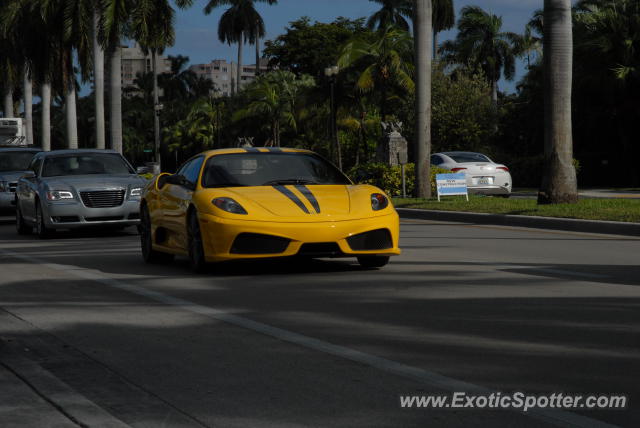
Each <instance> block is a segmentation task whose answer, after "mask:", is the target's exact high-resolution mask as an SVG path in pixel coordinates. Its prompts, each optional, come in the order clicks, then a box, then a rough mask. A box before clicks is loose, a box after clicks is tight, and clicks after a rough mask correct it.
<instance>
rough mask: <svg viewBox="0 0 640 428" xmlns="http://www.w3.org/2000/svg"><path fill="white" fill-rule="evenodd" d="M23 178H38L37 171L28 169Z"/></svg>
mask: <svg viewBox="0 0 640 428" xmlns="http://www.w3.org/2000/svg"><path fill="white" fill-rule="evenodd" d="M22 178H26V179H27V180H30V179H32V178H36V173H35V172H33V171H27V172H25V173H24V174H23V175H22Z"/></svg>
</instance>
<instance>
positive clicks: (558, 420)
mask: <svg viewBox="0 0 640 428" xmlns="http://www.w3.org/2000/svg"><path fill="white" fill-rule="evenodd" d="M0 253H2V254H4V255H7V256H10V257H13V258H16V259H19V260H23V261H25V262H28V263H33V264H39V265H42V266H44V267H47V268H49V269H53V270H56V271H60V272H65V273H67V274H70V275H74V276H76V277H78V278H82V279H87V280H90V281H95V282H97V283H100V284H103V285H106V286H108V287H111V288H115V289H119V290H124V291H128V292H130V293H133V294H136V295H138V296H142V297H146V298H148V299H151V300H154V301H156V302H159V303H163V304H166V305H171V306H176V307H179V308H181V309H184V310H187V311H189V312H192V313H195V314H199V315H203V316H205V317H208V318H212V319H215V320H217V321H222V322H225V323H227V324H231V325H234V326H236V327H240V328H244V329H247V330H252V331H254V332H257V333H262V334H264V335H267V336H270V337H273V338H276V339H280V340H282V341H285V342H289V343H292V344H294V345H298V346H302V347H305V348H308V349H312V350H315V351H320V352H323V353H326V354H329V355H333V356H336V357H340V358H344V359H347V360H350V361H354V362H357V363H361V364H365V365H368V366H370V367H373V368H376V369H379V370H382V371H385V372H388V373H393V374H395V375H397V376H401V377H404V378H407V379H411V380H414V381H418V382H421V383H423V384H426V385H428V386H431V387H434V388H438V389H442V390H445V391H449V392H458V391H464V392H466V393H470V394H491V393H493V392H497V391H495V390H492V389H489V388H486V387H483V386H479V385H475V384H472V383H469V382H464V381H461V380H457V379H454V378H450V377H447V376H443V375H440V374H438V373H434V372H431V371H428V370H424V369H421V368H418V367H412V366H408V365H406V364H402V363H398V362H396V361H392V360H388V359H386V358H382V357H378V356H376V355H371V354H367V353H365V352H361V351H357V350H355V349H350V348H347V347H344V346H340V345H334V344H332V343H329V342H325V341H323V340H319V339H315V338H313V337H309V336H305V335H302V334H299V333H294V332H292V331H288V330H284V329H281V328H278V327H272V326H270V325H267V324H263V323H260V322H257V321H252V320H250V319H248V318H242V317H239V316H237V315H233V314H230V313H228V312H224V311H221V310H219V309H213V308H211V307H208V306H203V305H199V304H197V303H194V302H190V301H188V300H183V299H180V298H177V297H173V296H170V295H168V294H164V293H160V292H157V291H152V290H149V289H146V288H144V287H140V286H137V285H133V284H128V283H126V282H123V281H119V280H117V279H114V278H110V277H108V276H105V275H103V274H101V273H98V272H95V271H91V270H88V269H85V268H81V267H79V266H68V265H60V264H56V263H49V262H47V261H45V260H43V259H40V258H37V257H31V256H27V255H24V254H18V253H14V252H12V251H7V250H3V249H0ZM517 413H520V414H521V415H525V416H529V417H533V418H535V419H539V420H542V421H545V422H548V423H550V424H553V425H555V426H560V427H580V428H615V427H616V425H611V424H608V423H606V422H602V421H598V420H596V419H592V418H589V417H586V416H582V415H578V414H576V413H571V412H567V411H563V410H557V409H533V410H529V411H528V412H526V413H525V412H517Z"/></svg>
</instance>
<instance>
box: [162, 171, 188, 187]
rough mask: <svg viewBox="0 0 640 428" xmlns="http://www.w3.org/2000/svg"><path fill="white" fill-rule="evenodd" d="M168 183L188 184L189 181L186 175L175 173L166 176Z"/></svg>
mask: <svg viewBox="0 0 640 428" xmlns="http://www.w3.org/2000/svg"><path fill="white" fill-rule="evenodd" d="M166 183H168V184H175V185H176V186H186V185H187V183H189V182H188V181H187V179H186V178H185V177H184V175H180V174H173V175H170V176H168V177H167V178H166Z"/></svg>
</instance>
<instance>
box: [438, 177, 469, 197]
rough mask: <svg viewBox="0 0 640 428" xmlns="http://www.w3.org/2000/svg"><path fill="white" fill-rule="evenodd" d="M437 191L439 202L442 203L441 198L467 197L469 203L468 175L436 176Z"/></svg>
mask: <svg viewBox="0 0 640 428" xmlns="http://www.w3.org/2000/svg"><path fill="white" fill-rule="evenodd" d="M436 189H437V191H438V202H440V196H466V197H467V201H468V200H469V190H468V189H467V175H466V174H464V173H458V174H436Z"/></svg>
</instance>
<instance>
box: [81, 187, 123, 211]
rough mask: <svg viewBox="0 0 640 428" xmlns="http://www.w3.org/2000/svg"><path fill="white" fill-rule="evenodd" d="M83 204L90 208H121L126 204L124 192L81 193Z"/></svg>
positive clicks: (100, 191) (99, 191) (98, 191)
mask: <svg viewBox="0 0 640 428" xmlns="http://www.w3.org/2000/svg"><path fill="white" fill-rule="evenodd" d="M80 197H81V198H82V202H83V203H84V205H85V206H86V207H88V208H111V207H119V206H120V205H122V203H123V202H124V190H96V191H93V192H80Z"/></svg>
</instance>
